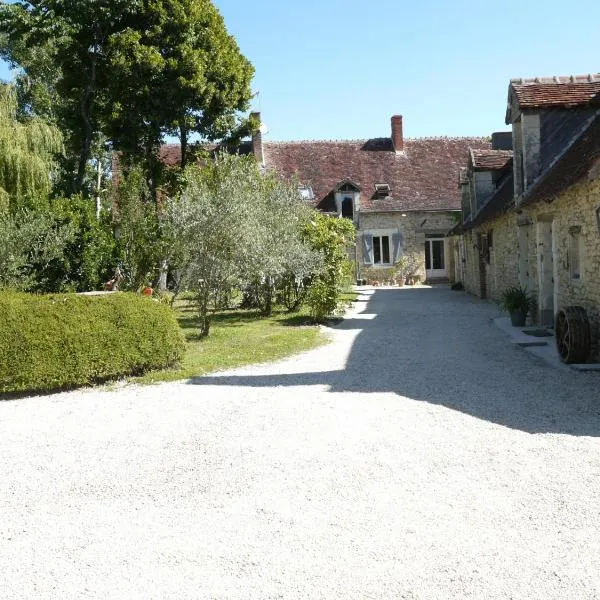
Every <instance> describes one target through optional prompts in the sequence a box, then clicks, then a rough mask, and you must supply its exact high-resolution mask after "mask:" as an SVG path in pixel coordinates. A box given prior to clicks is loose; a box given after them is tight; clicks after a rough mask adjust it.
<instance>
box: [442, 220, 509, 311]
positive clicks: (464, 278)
mask: <svg viewBox="0 0 600 600" xmlns="http://www.w3.org/2000/svg"><path fill="white" fill-rule="evenodd" d="M517 233H518V232H517V224H516V215H515V214H513V213H508V214H504V215H501V216H499V217H498V218H496V219H493V220H491V221H488V222H486V223H483V224H482V225H480V226H479V227H475V228H473V229H472V230H470V231H467V232H466V233H464V234H463V235H462V236H455V237H453V238H452V241H451V244H452V247H453V251H454V252H453V253H454V255H455V256H456V257H457V258H458V261H459V264H458V265H457V266H458V268H457V269H456V272H457V273H456V275H455V280H457V281H461V283H462V284H463V286H464V287H465V290H467V291H468V292H469V293H471V294H473V295H475V296H478V297H480V298H481V297H482V291H485V297H486V298H487V299H488V300H493V301H494V302H499V301H500V297H501V295H502V292H503V291H504V290H505V289H506V288H507V287H510V286H513V285H518V283H519V274H518V261H517ZM481 235H486V236H488V240H490V239H491V247H490V248H489V253H488V254H486V253H484V254H483V256H481V253H480V243H479V242H478V240H479V238H480V236H481ZM488 243H489V242H488ZM488 257H489V262H488ZM482 278H483V280H484V281H483V283H484V285H483V286H482Z"/></svg>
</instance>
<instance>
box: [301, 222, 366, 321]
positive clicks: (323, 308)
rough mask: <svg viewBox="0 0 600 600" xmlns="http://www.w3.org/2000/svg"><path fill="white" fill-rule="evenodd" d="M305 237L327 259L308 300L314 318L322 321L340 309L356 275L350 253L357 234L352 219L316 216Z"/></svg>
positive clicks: (312, 286) (314, 280)
mask: <svg viewBox="0 0 600 600" xmlns="http://www.w3.org/2000/svg"><path fill="white" fill-rule="evenodd" d="M304 235H305V238H306V240H307V241H308V242H309V243H310V245H311V247H312V248H313V249H314V250H317V251H318V252H320V253H321V254H322V256H323V266H322V268H321V269H320V270H319V271H318V272H317V273H316V275H315V277H314V278H313V281H312V283H311V287H310V290H309V291H308V297H307V304H308V306H309V307H310V311H311V314H312V316H313V318H314V319H315V320H318V321H320V320H323V319H325V318H326V317H328V316H329V315H332V314H333V313H334V312H335V310H336V309H337V308H338V305H339V300H340V295H341V293H342V291H343V288H344V283H345V282H346V281H347V280H348V279H349V277H350V275H351V273H352V263H351V262H350V261H349V260H348V252H347V249H348V247H349V246H350V245H351V244H352V243H354V239H355V236H356V230H355V228H354V224H353V223H352V221H350V220H349V219H339V218H335V217H329V216H327V215H323V214H321V213H315V214H314V216H313V219H312V220H311V222H310V223H309V224H308V225H307V226H306V227H305V229H304Z"/></svg>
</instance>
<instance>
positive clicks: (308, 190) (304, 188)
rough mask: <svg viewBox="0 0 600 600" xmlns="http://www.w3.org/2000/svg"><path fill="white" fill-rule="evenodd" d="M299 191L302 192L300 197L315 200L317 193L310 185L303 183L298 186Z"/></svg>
mask: <svg viewBox="0 0 600 600" xmlns="http://www.w3.org/2000/svg"><path fill="white" fill-rule="evenodd" d="M298 193H299V194H300V198H301V199H302V200H314V197H315V194H314V193H313V189H312V187H311V186H310V185H301V186H300V187H298Z"/></svg>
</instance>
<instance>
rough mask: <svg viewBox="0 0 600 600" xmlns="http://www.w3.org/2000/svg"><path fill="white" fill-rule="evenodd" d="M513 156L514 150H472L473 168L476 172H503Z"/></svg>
mask: <svg viewBox="0 0 600 600" xmlns="http://www.w3.org/2000/svg"><path fill="white" fill-rule="evenodd" d="M512 156H513V153H512V150H487V149H486V150H481V149H471V166H472V168H473V170H475V171H502V170H503V169H505V168H506V167H507V166H508V164H509V163H510V161H511V159H512Z"/></svg>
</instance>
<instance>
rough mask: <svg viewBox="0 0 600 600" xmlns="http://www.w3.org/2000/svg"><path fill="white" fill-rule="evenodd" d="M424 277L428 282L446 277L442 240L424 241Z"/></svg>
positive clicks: (431, 239)
mask: <svg viewBox="0 0 600 600" xmlns="http://www.w3.org/2000/svg"><path fill="white" fill-rule="evenodd" d="M425 276H426V278H427V280H428V281H429V280H431V279H444V278H445V277H446V276H447V273H446V261H445V257H444V238H430V239H427V240H425Z"/></svg>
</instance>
